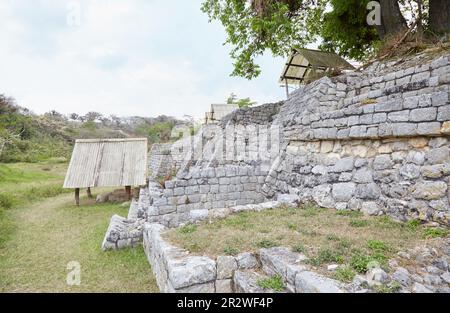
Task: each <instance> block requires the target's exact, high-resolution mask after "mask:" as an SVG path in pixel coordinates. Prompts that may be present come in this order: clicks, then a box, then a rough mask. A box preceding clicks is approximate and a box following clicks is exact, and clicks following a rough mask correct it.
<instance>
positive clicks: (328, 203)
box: [312, 184, 334, 208]
mask: <svg viewBox="0 0 450 313" xmlns="http://www.w3.org/2000/svg"><path fill="white" fill-rule="evenodd" d="M312 197H313V199H314V201H315V202H316V203H317V204H318V205H319V206H321V207H324V208H333V206H334V200H333V198H332V197H331V186H330V185H327V184H326V185H320V186H316V187H314V188H313V192H312Z"/></svg>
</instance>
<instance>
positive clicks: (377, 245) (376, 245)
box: [367, 240, 392, 252]
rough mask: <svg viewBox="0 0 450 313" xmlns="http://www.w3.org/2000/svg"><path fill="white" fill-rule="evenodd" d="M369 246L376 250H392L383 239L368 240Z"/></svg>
mask: <svg viewBox="0 0 450 313" xmlns="http://www.w3.org/2000/svg"><path fill="white" fill-rule="evenodd" d="M367 247H369V249H370V250H372V251H375V252H389V251H391V250H392V249H391V247H389V245H388V244H387V243H385V242H384V241H381V240H368V241H367Z"/></svg>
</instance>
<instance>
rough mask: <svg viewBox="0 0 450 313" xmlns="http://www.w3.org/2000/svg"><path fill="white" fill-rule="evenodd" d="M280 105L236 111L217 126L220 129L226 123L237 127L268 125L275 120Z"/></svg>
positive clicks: (264, 105) (267, 105)
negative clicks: (219, 126)
mask: <svg viewBox="0 0 450 313" xmlns="http://www.w3.org/2000/svg"><path fill="white" fill-rule="evenodd" d="M282 105H283V102H277V103H267V104H263V105H260V106H256V107H249V108H243V109H240V110H236V111H234V112H233V113H230V114H229V115H227V116H226V117H224V118H223V119H222V120H221V121H220V123H219V124H220V125H221V126H222V127H224V126H225V125H227V124H228V123H232V124H237V125H255V124H256V125H270V124H272V122H273V120H274V119H275V118H276V116H277V114H278V113H279V111H280V109H281V106H282Z"/></svg>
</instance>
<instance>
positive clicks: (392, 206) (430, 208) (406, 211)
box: [264, 137, 450, 223]
mask: <svg viewBox="0 0 450 313" xmlns="http://www.w3.org/2000/svg"><path fill="white" fill-rule="evenodd" d="M449 174H450V163H449V140H448V138H443V137H436V138H432V137H431V138H428V137H416V138H410V139H408V138H404V139H395V140H393V139H382V140H333V141H311V142H302V141H292V142H291V143H290V144H289V146H288V147H287V149H286V153H285V155H284V157H283V159H282V162H279V165H278V166H276V167H274V168H272V171H271V172H270V173H269V175H268V176H267V178H266V184H267V186H265V187H264V189H265V190H267V191H268V192H269V193H274V192H275V191H276V192H283V193H291V194H297V195H298V196H299V197H300V198H301V200H303V201H305V202H306V201H314V202H316V203H317V204H319V205H320V206H322V207H327V208H336V209H340V210H344V209H349V210H361V211H363V212H365V213H366V214H369V215H380V214H388V215H390V216H393V217H395V218H396V219H399V220H406V219H408V218H421V219H423V220H436V221H440V222H444V223H448V221H449V216H450V214H449V213H450V206H449V191H448V184H449ZM268 187H270V189H266V188H268Z"/></svg>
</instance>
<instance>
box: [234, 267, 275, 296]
mask: <svg viewBox="0 0 450 313" xmlns="http://www.w3.org/2000/svg"><path fill="white" fill-rule="evenodd" d="M264 278H266V277H265V276H263V275H261V274H258V273H255V272H250V271H236V272H235V273H234V279H233V281H234V291H235V292H236V293H267V292H268V291H267V290H264V289H263V288H261V287H260V286H259V285H258V281H259V280H261V279H264ZM269 292H270V291H269Z"/></svg>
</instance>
